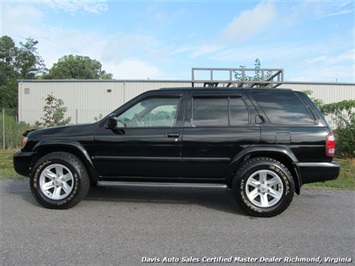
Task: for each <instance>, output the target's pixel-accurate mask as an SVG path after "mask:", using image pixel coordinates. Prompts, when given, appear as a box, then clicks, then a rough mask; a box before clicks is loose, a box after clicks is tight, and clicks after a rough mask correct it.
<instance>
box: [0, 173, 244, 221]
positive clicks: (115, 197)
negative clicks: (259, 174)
mask: <svg viewBox="0 0 355 266" xmlns="http://www.w3.org/2000/svg"><path fill="white" fill-rule="evenodd" d="M1 188H2V191H3V192H5V193H9V194H12V195H17V196H19V197H21V198H22V199H23V200H24V201H26V202H27V203H29V204H31V205H33V206H40V204H39V203H37V202H36V200H35V199H34V197H33V195H32V193H31V190H30V186H29V182H28V179H27V178H17V179H7V180H2V184H1ZM83 201H86V202H88V201H92V202H133V203H134V202H136V203H148V204H149V203H155V204H156V203H158V204H159V203H161V204H180V205H182V204H184V205H186V206H187V207H188V206H189V205H190V206H193V205H198V206H202V207H205V208H209V209H213V210H217V211H221V212H226V213H232V214H237V215H243V216H244V215H246V214H245V213H244V212H243V211H242V210H241V209H240V207H239V206H238V205H237V204H236V203H235V201H234V198H233V195H232V192H231V191H230V190H229V189H224V188H188V187H186V188H174V187H135V186H107V187H90V190H89V193H88V195H87V196H86V198H85V199H84V200H83ZM74 208H75V207H74Z"/></svg>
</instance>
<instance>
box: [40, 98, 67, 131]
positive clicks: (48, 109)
mask: <svg viewBox="0 0 355 266" xmlns="http://www.w3.org/2000/svg"><path fill="white" fill-rule="evenodd" d="M44 101H45V106H44V107H43V112H44V116H43V117H41V119H42V120H43V123H41V122H38V121H37V122H36V126H38V127H52V126H62V125H67V124H69V123H70V121H71V117H68V118H66V119H64V116H65V112H66V111H67V108H66V107H65V106H64V101H63V100H62V99H57V98H56V97H54V96H53V95H52V94H48V95H47V97H46V98H45V99H44Z"/></svg>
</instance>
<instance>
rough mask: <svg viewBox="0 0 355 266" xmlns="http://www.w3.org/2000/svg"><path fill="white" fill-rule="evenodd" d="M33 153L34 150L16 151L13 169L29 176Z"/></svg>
mask: <svg viewBox="0 0 355 266" xmlns="http://www.w3.org/2000/svg"><path fill="white" fill-rule="evenodd" d="M34 155H35V153H34V152H21V151H20V152H17V153H16V154H15V155H14V169H15V171H16V172H17V173H18V174H20V175H24V176H28V177H29V176H30V174H31V167H32V159H33V156H34Z"/></svg>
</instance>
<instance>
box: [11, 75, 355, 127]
mask: <svg viewBox="0 0 355 266" xmlns="http://www.w3.org/2000/svg"><path fill="white" fill-rule="evenodd" d="M214 70H215V69H214ZM217 70H219V71H222V70H227V69H217ZM232 70H233V69H228V71H230V73H232ZM209 71H210V69H209ZM252 71H255V69H252ZM268 71H269V73H270V70H268ZM281 71H282V70H281ZM274 73H276V74H274V75H273V76H272V77H270V75H269V78H268V79H265V82H264V81H261V82H260V83H261V84H263V83H267V84H270V83H271V84H274V85H275V87H277V88H275V89H278V88H287V89H292V90H297V91H305V90H311V91H313V94H312V96H313V97H315V98H318V99H321V100H323V101H324V102H325V103H332V102H339V101H343V100H351V99H352V100H354V99H355V84H353V83H310V82H286V81H283V72H280V71H277V70H275V72H274ZM213 75H214V74H213V71H210V77H208V78H205V77H204V78H203V80H202V79H200V80H198V79H196V77H195V76H194V74H193V75H192V76H193V79H192V80H185V81H181V80H19V81H18V101H19V102H18V108H19V109H18V116H19V117H18V118H19V121H24V122H26V123H30V124H34V123H35V122H36V121H40V120H41V117H42V116H43V107H44V105H45V102H44V99H45V98H46V97H47V95H48V94H52V95H53V96H55V97H56V98H57V99H62V100H63V101H64V106H65V107H67V112H66V116H67V117H71V123H73V124H77V123H87V122H93V121H95V120H97V119H98V118H100V117H102V116H106V115H107V114H109V113H110V112H111V111H112V110H114V109H116V108H117V107H119V106H120V105H122V104H123V103H125V102H127V101H128V100H130V99H132V98H133V97H135V96H137V95H139V94H140V93H142V92H145V91H148V90H152V89H159V88H169V87H191V86H194V87H203V86H216V87H230V89H233V87H238V86H241V85H242V84H248V85H251V86H253V85H255V84H252V82H236V81H235V80H232V77H227V78H223V79H219V80H217V79H216V76H217V75H215V76H213ZM262 76H263V80H264V72H262ZM275 78H276V80H275ZM260 83H259V84H260Z"/></svg>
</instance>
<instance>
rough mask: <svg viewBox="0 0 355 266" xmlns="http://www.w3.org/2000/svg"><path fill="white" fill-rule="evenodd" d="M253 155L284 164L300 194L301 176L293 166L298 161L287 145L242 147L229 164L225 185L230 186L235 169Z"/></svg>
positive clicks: (296, 190) (253, 156)
mask: <svg viewBox="0 0 355 266" xmlns="http://www.w3.org/2000/svg"><path fill="white" fill-rule="evenodd" d="M255 157H268V158H272V159H275V160H277V161H279V162H280V163H282V164H283V165H285V166H286V167H287V169H288V170H289V171H290V173H291V175H292V177H293V179H294V182H295V192H296V193H297V194H300V191H301V186H302V183H301V178H300V176H299V173H298V170H297V168H295V166H294V163H295V162H298V160H297V158H296V156H295V155H294V154H293V152H292V151H291V150H290V149H288V148H287V147H280V146H251V147H249V148H246V149H244V150H243V151H242V152H241V153H239V154H238V155H237V156H235V157H234V158H233V160H232V161H231V164H230V168H229V171H228V175H227V185H228V187H231V184H232V180H233V176H234V173H235V172H236V170H237V169H238V168H239V167H240V166H241V165H242V164H243V162H245V161H246V160H248V159H251V158H255Z"/></svg>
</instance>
